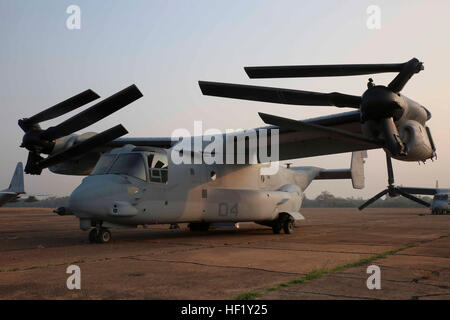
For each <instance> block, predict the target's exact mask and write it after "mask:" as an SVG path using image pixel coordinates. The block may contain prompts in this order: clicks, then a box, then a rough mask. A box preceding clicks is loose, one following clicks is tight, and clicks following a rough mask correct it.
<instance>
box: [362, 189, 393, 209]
mask: <svg viewBox="0 0 450 320" xmlns="http://www.w3.org/2000/svg"><path fill="white" fill-rule="evenodd" d="M388 192H389V190H388V189H385V190H383V191H381V192H380V193H378V194H376V195H375V196H374V197H372V198H370V199H369V200H367V201H366V202H364V203H363V204H362V205H361V206H359V207H358V210H363V209H364V208H366V207H367V206H370V205H371V204H372V203H374V202H375V201H377V200H378V199H380V198H381V197H382V196H384V195H385V194H386V193H388Z"/></svg>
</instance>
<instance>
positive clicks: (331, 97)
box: [198, 81, 361, 108]
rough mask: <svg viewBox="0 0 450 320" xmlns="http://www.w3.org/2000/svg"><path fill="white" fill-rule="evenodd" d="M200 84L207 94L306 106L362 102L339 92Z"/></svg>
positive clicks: (215, 83)
mask: <svg viewBox="0 0 450 320" xmlns="http://www.w3.org/2000/svg"><path fill="white" fill-rule="evenodd" d="M198 84H199V86H200V89H201V90H202V93H203V94H204V95H207V96H216V97H224V98H235V99H244V100H252V101H262V102H272V103H283V104H292V105H304V106H336V107H341V108H344V107H348V108H359V105H360V104H361V97H358V96H352V95H348V94H343V93H338V92H332V93H320V92H311V91H301V90H292V89H281V88H271V87H259V86H248V85H243V84H232V83H220V82H208V81H199V82H198Z"/></svg>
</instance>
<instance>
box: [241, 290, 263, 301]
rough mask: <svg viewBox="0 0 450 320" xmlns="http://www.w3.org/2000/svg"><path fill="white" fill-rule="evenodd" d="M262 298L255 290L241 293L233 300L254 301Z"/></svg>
mask: <svg viewBox="0 0 450 320" xmlns="http://www.w3.org/2000/svg"><path fill="white" fill-rule="evenodd" d="M261 296H262V293H261V292H259V291H256V290H252V291H248V292H243V293H240V294H238V295H237V296H236V297H234V300H255V299H256V298H259V297H261Z"/></svg>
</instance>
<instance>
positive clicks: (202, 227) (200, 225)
mask: <svg viewBox="0 0 450 320" xmlns="http://www.w3.org/2000/svg"><path fill="white" fill-rule="evenodd" d="M189 230H191V231H208V230H209V223H206V222H191V223H189Z"/></svg>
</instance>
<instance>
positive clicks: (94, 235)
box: [89, 228, 97, 243]
mask: <svg viewBox="0 0 450 320" xmlns="http://www.w3.org/2000/svg"><path fill="white" fill-rule="evenodd" d="M89 242H90V243H96V242H97V229H96V228H94V229H92V230H91V231H89Z"/></svg>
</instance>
